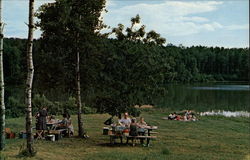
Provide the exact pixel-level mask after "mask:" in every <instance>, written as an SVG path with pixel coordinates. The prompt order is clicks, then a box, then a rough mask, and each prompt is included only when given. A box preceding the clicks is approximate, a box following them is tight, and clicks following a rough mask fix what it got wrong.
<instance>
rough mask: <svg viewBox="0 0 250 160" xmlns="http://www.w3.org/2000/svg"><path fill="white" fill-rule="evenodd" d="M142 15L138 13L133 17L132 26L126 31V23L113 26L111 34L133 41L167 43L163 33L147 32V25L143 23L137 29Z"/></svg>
mask: <svg viewBox="0 0 250 160" xmlns="http://www.w3.org/2000/svg"><path fill="white" fill-rule="evenodd" d="M140 23H141V17H140V16H139V15H136V16H135V17H132V18H131V26H130V27H127V28H126V30H125V31H124V25H123V24H118V27H117V28H113V29H112V32H111V33H109V34H113V33H114V34H115V36H116V38H117V39H118V40H119V41H122V40H129V41H133V42H143V43H145V44H156V45H163V44H165V43H166V39H165V38H163V37H161V35H160V34H159V33H157V32H155V31H154V30H151V31H149V32H148V33H146V32H145V28H146V26H145V25H141V26H140V28H139V29H136V25H140ZM124 32H126V34H124Z"/></svg>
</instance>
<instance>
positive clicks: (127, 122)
mask: <svg viewBox="0 0 250 160" xmlns="http://www.w3.org/2000/svg"><path fill="white" fill-rule="evenodd" d="M119 124H120V125H121V126H124V127H129V126H130V124H131V119H130V118H129V116H128V112H125V113H124V117H123V118H122V119H120V120H119Z"/></svg>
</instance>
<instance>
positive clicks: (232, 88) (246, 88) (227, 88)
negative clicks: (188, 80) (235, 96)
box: [191, 85, 250, 91]
mask: <svg viewBox="0 0 250 160" xmlns="http://www.w3.org/2000/svg"><path fill="white" fill-rule="evenodd" d="M191 89H197V90H225V91H250V85H215V86H211V87H192V88H191Z"/></svg>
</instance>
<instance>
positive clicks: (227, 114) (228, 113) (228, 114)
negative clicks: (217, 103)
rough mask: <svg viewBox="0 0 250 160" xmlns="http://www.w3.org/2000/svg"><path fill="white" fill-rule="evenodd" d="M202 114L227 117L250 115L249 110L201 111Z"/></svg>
mask: <svg viewBox="0 0 250 160" xmlns="http://www.w3.org/2000/svg"><path fill="white" fill-rule="evenodd" d="M200 115H201V116H218V115H219V116H225V117H250V113H249V112H244V111H236V112H231V111H211V112H201V113H200Z"/></svg>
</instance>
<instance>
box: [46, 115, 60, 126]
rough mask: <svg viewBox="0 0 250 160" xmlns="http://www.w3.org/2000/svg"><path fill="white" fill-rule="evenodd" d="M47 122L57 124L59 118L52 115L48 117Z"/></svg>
mask: <svg viewBox="0 0 250 160" xmlns="http://www.w3.org/2000/svg"><path fill="white" fill-rule="evenodd" d="M47 123H49V124H56V123H58V120H57V119H56V118H55V116H54V115H52V116H50V117H49V118H48V122H47Z"/></svg>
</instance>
